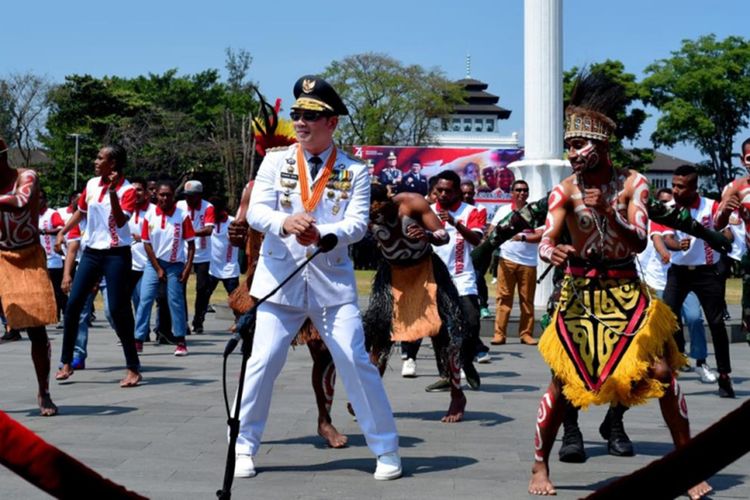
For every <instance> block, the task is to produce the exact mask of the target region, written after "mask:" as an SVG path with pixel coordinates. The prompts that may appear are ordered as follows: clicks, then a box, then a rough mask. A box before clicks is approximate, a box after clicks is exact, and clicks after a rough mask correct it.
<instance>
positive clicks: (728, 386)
mask: <svg viewBox="0 0 750 500" xmlns="http://www.w3.org/2000/svg"><path fill="white" fill-rule="evenodd" d="M719 397H720V398H730V399H734V389H733V388H732V379H731V378H729V375H727V374H724V373H722V374H720V375H719Z"/></svg>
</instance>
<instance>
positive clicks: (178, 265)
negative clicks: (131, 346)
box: [135, 259, 187, 342]
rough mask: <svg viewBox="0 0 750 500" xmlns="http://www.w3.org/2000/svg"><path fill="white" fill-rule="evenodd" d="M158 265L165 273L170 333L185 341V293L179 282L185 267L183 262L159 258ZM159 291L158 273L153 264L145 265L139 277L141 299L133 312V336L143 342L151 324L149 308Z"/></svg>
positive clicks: (179, 340) (180, 340)
mask: <svg viewBox="0 0 750 500" xmlns="http://www.w3.org/2000/svg"><path fill="white" fill-rule="evenodd" d="M159 266H161V268H162V269H164V273H165V274H166V275H167V303H168V304H169V314H170V316H172V334H173V335H174V336H175V337H176V338H177V340H178V342H184V341H185V332H186V331H187V316H186V313H185V295H184V291H183V288H182V283H180V274H182V270H183V269H184V268H185V263H184V262H172V263H169V262H166V261H164V260H161V259H159ZM158 291H159V275H158V274H156V269H154V267H153V266H151V265H147V266H146V268H145V269H144V270H143V277H142V278H141V299H140V302H139V303H138V312H136V314H135V338H136V340H138V341H140V342H143V341H144V340H145V339H146V337H147V336H148V330H149V326H150V324H151V308H152V306H153V305H154V300H156V294H157V293H158Z"/></svg>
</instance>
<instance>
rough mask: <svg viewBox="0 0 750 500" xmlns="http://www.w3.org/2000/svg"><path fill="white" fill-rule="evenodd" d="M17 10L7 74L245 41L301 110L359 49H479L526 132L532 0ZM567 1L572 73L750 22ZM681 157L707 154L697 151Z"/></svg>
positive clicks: (419, 60) (630, 60)
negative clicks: (315, 88) (316, 76)
mask: <svg viewBox="0 0 750 500" xmlns="http://www.w3.org/2000/svg"><path fill="white" fill-rule="evenodd" d="M4 7H5V8H4V16H3V28H2V30H0V43H1V45H0V46H2V57H1V58H0V75H3V74H7V73H8V72H11V71H29V70H31V71H34V72H37V73H42V74H46V75H48V76H49V77H50V78H51V79H53V80H54V81H62V80H63V78H64V76H65V75H68V74H73V73H88V74H92V75H95V76H103V75H119V76H135V75H139V74H145V73H149V72H151V73H161V72H163V71H165V70H167V69H170V68H178V69H179V71H180V73H194V72H197V71H201V70H204V69H207V68H218V69H222V70H223V66H224V49H225V48H226V47H233V48H244V49H247V50H248V51H249V52H250V53H251V54H252V56H253V58H254V60H253V64H252V66H251V68H250V73H251V78H252V79H253V80H254V81H256V82H258V83H259V84H260V88H261V91H262V92H263V93H264V94H265V95H266V96H267V97H268V98H270V99H274V98H276V97H281V98H282V99H284V101H285V103H287V104H288V103H289V101H290V100H291V97H292V95H291V88H292V85H293V83H294V81H295V80H296V79H297V77H299V76H300V75H302V74H305V73H316V72H320V71H322V70H323V68H325V67H326V66H327V65H328V64H329V63H330V62H331V61H333V60H336V59H340V58H343V57H345V56H347V55H351V54H356V53H361V52H370V51H371V52H381V53H385V54H388V55H390V56H392V57H395V58H396V59H399V60H401V61H402V62H404V63H407V64H421V65H423V66H426V67H439V68H441V69H442V70H443V71H444V72H445V74H446V75H447V76H448V77H449V78H452V79H458V78H462V77H463V76H464V75H465V71H466V70H465V59H466V54H467V53H469V54H471V60H472V71H471V74H472V76H473V77H474V78H478V79H480V80H483V81H485V82H487V83H488V84H489V86H490V87H489V91H490V92H492V93H494V94H496V95H499V96H500V105H501V106H504V107H506V108H509V109H511V110H512V111H513V114H512V115H511V118H510V119H509V120H507V121H505V122H502V123H501V131H502V132H503V133H507V134H509V133H510V132H512V131H518V132H519V133H520V134H521V137H522V138H523V0H492V1H491V0H475V1H473V2H426V1H412V2H408V1H401V2H397V1H393V0H381V1H379V2H352V1H348V2H345V1H341V0H331V1H325V0H319V1H317V2H310V1H306V2H300V1H297V0H288V1H286V2H257V1H247V0H246V1H236V0H235V1H222V0H216V1H213V2H197V1H194V0H182V1H179V2H177V1H173V0H152V1H148V2H147V1H143V0H131V1H130V2H117V3H115V2H101V1H99V2H93V1H89V0H85V1H76V0H68V1H67V2H59V1H49V0H42V1H37V2H9V3H8V5H6V6H4ZM563 9H564V11H563V38H564V41H563V58H564V59H563V63H564V67H565V68H570V67H572V66H581V65H583V64H587V63H593V62H599V61H603V60H605V59H607V58H610V59H619V60H621V61H623V63H624V64H625V68H626V70H627V71H629V72H632V73H635V74H636V75H638V77H639V78H640V77H641V76H642V72H643V70H644V68H645V67H646V66H648V65H649V64H650V63H652V62H654V61H655V60H657V59H662V58H666V57H669V55H670V52H671V51H674V50H677V49H678V48H679V46H680V42H681V40H683V39H686V38H687V39H693V38H697V37H698V36H701V35H705V34H709V33H715V34H716V35H717V36H718V37H719V38H724V37H726V36H729V35H742V34H744V33H745V31H746V30H747V26H746V25H747V19H748V13H747V2H746V1H742V0H722V1H720V2H706V1H705V0H704V1H698V0H683V1H677V0H649V1H646V0H629V1H628V2H608V1H603V0H598V1H593V0H564V3H563ZM654 128H655V118H651V119H650V120H649V121H648V122H647V124H646V126H645V127H644V131H643V135H642V137H641V139H640V140H639V141H637V142H636V145H640V146H648V145H649V144H650V142H649V140H648V137H649V135H650V133H651V132H652V131H653V129H654ZM743 138H744V137H739V138H737V139H738V142H741V140H742V139H743ZM671 153H672V154H675V155H677V156H680V157H683V158H685V159H688V160H693V161H697V160H700V159H701V158H700V155H699V154H698V153H697V152H696V151H694V150H693V149H692V148H689V147H684V146H680V147H677V148H675V149H674V150H673V151H672V152H671Z"/></svg>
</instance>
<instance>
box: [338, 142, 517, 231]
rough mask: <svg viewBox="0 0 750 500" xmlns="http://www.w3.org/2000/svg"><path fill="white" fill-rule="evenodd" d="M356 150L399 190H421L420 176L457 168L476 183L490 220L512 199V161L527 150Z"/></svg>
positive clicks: (380, 179) (372, 169) (372, 172)
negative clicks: (501, 205) (501, 206)
mask: <svg viewBox="0 0 750 500" xmlns="http://www.w3.org/2000/svg"><path fill="white" fill-rule="evenodd" d="M352 149H353V153H354V155H355V156H357V157H359V158H362V161H363V162H365V163H367V164H368V165H369V167H370V175H373V176H376V177H377V178H378V182H380V183H381V184H386V185H391V186H392V187H393V188H394V190H395V191H397V192H400V191H403V190H407V191H412V192H421V191H422V189H421V182H419V179H421V178H422V177H423V178H425V179H429V178H430V177H432V176H433V175H435V174H437V173H438V172H440V171H442V170H444V169H448V168H449V169H452V170H454V171H455V172H456V173H457V174H458V175H459V177H460V178H461V180H462V181H472V182H473V183H474V187H475V189H476V193H477V194H476V198H475V200H476V202H477V204H481V205H483V206H484V207H485V208H486V209H487V220H488V221H489V220H491V217H492V215H493V214H494V212H495V210H496V209H497V207H498V206H500V204H503V203H509V202H510V189H511V185H512V184H513V181H515V176H514V175H513V172H512V171H511V170H510V169H509V168H508V164H509V163H511V162H514V161H517V160H520V159H522V158H523V149H487V148H448V147H416V146H354V147H353V148H352ZM415 179H417V181H416V182H415ZM417 188H419V189H417ZM425 194H426V191H425Z"/></svg>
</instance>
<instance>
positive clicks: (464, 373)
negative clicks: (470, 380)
mask: <svg viewBox="0 0 750 500" xmlns="http://www.w3.org/2000/svg"><path fill="white" fill-rule="evenodd" d="M461 378H463V379H465V378H466V372H465V371H464V369H463V368H461Z"/></svg>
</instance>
